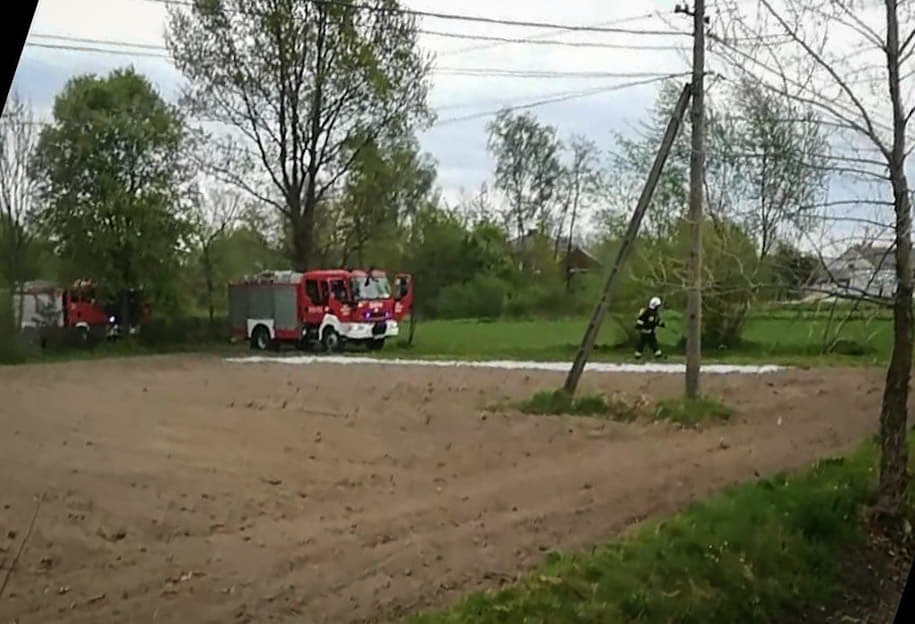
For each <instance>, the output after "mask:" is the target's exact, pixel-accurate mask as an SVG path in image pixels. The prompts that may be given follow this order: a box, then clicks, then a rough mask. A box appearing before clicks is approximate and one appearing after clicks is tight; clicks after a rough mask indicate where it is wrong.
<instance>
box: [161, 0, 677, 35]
mask: <svg viewBox="0 0 915 624" xmlns="http://www.w3.org/2000/svg"><path fill="white" fill-rule="evenodd" d="M145 1H146V2H155V3H158V4H166V5H174V6H190V7H192V6H194V3H193V2H191V1H190V0H145ZM306 1H307V2H309V3H311V4H324V5H328V6H337V7H341V8H347V9H355V10H358V11H369V12H372V13H391V14H395V15H413V16H416V17H429V18H433V19H441V20H454V21H462V22H475V23H480V24H499V25H502V26H518V27H522V28H552V29H556V30H564V31H568V32H597V33H617V34H630V35H658V36H668V35H688V33H683V32H681V31H678V30H648V29H637V28H615V27H612V26H583V25H575V24H557V23H553V22H535V21H527V20H509V19H499V18H493V17H484V16H482V15H466V14H458V13H439V12H435V11H417V10H415V9H403V8H400V7H378V6H372V5H370V4H365V3H362V2H344V1H343V0H306Z"/></svg>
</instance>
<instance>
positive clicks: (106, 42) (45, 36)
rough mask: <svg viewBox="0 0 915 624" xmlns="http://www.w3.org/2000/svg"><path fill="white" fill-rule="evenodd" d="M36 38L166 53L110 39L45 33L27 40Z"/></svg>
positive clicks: (146, 45) (155, 47)
mask: <svg viewBox="0 0 915 624" xmlns="http://www.w3.org/2000/svg"><path fill="white" fill-rule="evenodd" d="M32 37H38V38H39V39H53V40H55V41H71V42H74V43H94V44H104V45H117V46H122V47H126V48H142V49H144V50H161V51H163V52H166V51H168V48H166V47H165V46H164V45H161V44H153V43H132V42H130V41H113V40H110V39H91V38H86V37H72V36H70V35H51V34H45V33H31V34H30V35H29V38H32Z"/></svg>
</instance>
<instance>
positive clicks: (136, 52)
mask: <svg viewBox="0 0 915 624" xmlns="http://www.w3.org/2000/svg"><path fill="white" fill-rule="evenodd" d="M25 45H27V46H29V47H33V48H48V49H51V50H70V51H74V52H95V53H100V54H118V55H122V56H142V57H148V58H161V59H167V60H171V57H170V56H169V55H168V54H164V53H163V54H160V53H156V52H143V51H141V50H117V49H114V48H96V47H91V46H71V45H65V44H60V43H40V42H38V41H26V42H25Z"/></svg>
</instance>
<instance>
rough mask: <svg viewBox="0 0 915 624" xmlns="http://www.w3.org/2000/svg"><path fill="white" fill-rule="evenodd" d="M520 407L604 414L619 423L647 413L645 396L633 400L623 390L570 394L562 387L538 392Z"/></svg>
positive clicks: (535, 411)
mask: <svg viewBox="0 0 915 624" xmlns="http://www.w3.org/2000/svg"><path fill="white" fill-rule="evenodd" d="M517 407H518V408H519V409H520V410H521V411H522V412H524V413H526V414H551V415H573V416H603V417H606V418H611V419H612V420H616V421H619V422H633V421H635V420H638V419H639V418H640V417H642V416H644V415H646V414H647V413H648V402H647V399H644V398H638V399H631V398H629V397H626V396H624V395H622V394H620V393H613V394H612V395H611V396H610V397H605V396H603V395H601V394H586V395H582V396H576V397H570V396H569V395H568V394H566V393H565V392H564V391H562V390H556V391H549V390H544V391H542V392H538V393H537V394H535V395H534V396H532V397H531V398H529V399H527V400H526V401H522V402H521V403H520V404H518V405H517Z"/></svg>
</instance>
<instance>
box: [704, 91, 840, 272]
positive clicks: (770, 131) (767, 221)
mask: <svg viewBox="0 0 915 624" xmlns="http://www.w3.org/2000/svg"><path fill="white" fill-rule="evenodd" d="M733 98H734V103H735V105H736V107H735V108H736V110H737V111H738V115H739V118H738V119H735V120H733V125H734V130H736V132H733V131H732V132H731V133H730V136H729V137H727V138H728V140H727V142H726V143H725V142H722V144H721V149H722V150H728V151H727V152H726V153H728V155H729V156H732V157H733V160H734V161H736V162H737V163H738V166H739V167H740V171H741V175H742V177H743V180H742V182H743V184H739V183H738V184H735V186H738V187H740V188H742V189H743V191H744V193H743V195H744V198H743V201H742V202H741V204H743V205H741V206H738V207H737V212H738V215H739V218H740V220H741V221H742V222H743V223H744V224H745V225H746V227H747V230H748V231H749V232H750V233H751V234H753V235H754V236H755V237H756V239H757V243H758V246H759V247H758V249H759V255H760V258H766V257H768V256H769V254H770V253H771V252H772V250H773V249H774V248H775V246H776V245H777V244H778V243H779V241H780V240H781V238H782V236H783V235H784V234H786V232H787V231H788V230H795V231H797V230H800V231H802V232H806V231H808V229H809V225H810V223H809V217H810V216H811V215H812V214H813V213H814V211H815V210H816V207H817V206H819V205H820V203H821V201H822V198H823V195H824V194H825V188H826V180H827V170H828V168H827V166H826V165H827V163H828V153H829V143H828V140H827V131H826V127H825V126H824V125H823V124H822V123H820V121H821V119H820V116H819V115H818V114H817V112H816V111H815V110H814V109H813V108H812V107H811V106H809V105H802V104H799V103H798V102H795V101H792V100H791V99H790V98H786V97H784V96H780V95H778V94H775V93H773V92H771V91H768V90H766V89H764V88H762V87H760V86H759V84H758V83H756V82H755V81H752V80H746V79H744V80H742V81H741V82H740V84H739V85H738V87H737V89H736V91H735V93H734V95H733ZM725 116H726V117H727V114H725ZM735 138H736V140H730V139H735ZM735 148H737V149H738V150H740V152H739V153H737V152H736V150H735Z"/></svg>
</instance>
